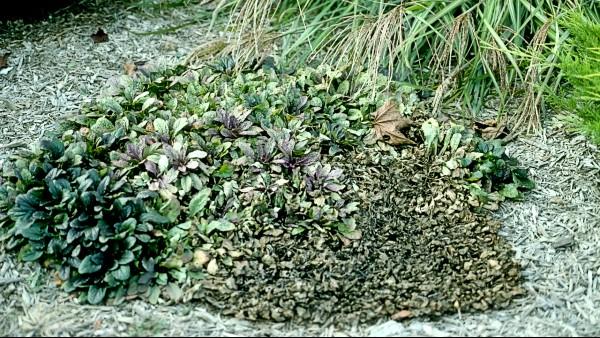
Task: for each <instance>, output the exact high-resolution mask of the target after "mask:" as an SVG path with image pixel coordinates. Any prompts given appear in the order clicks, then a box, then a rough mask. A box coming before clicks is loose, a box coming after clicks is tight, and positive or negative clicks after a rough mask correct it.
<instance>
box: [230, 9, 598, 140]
mask: <svg viewBox="0 0 600 338" xmlns="http://www.w3.org/2000/svg"><path fill="white" fill-rule="evenodd" d="M223 1H224V3H230V4H232V5H230V6H229V8H235V10H233V11H232V12H231V14H230V16H231V18H232V19H231V20H230V23H231V25H230V27H231V28H232V29H234V30H235V31H237V32H238V33H239V35H238V38H237V43H234V44H236V45H238V48H237V50H240V51H243V52H244V53H250V52H251V51H252V49H254V50H258V48H257V47H264V41H262V40H261V39H260V36H262V34H263V32H265V31H267V32H276V33H277V36H278V37H280V38H281V39H278V40H277V42H278V43H279V44H280V46H281V57H282V60H283V61H286V62H288V63H290V64H292V65H304V64H307V63H310V62H319V63H321V62H326V63H333V64H336V65H338V66H339V65H340V64H350V65H351V66H352V69H366V70H368V72H369V73H370V74H371V75H372V76H371V78H372V79H373V81H376V78H377V77H378V76H379V75H380V74H384V75H386V76H387V77H388V80H391V79H394V80H398V81H407V80H408V81H410V82H416V84H418V85H423V86H429V87H431V89H434V90H437V93H436V100H435V102H436V104H435V107H434V110H438V109H439V108H440V107H441V105H442V104H443V102H445V101H448V100H453V101H456V100H460V101H462V103H463V106H464V107H465V108H467V109H468V110H469V111H471V112H472V113H476V112H478V111H479V110H481V108H483V106H484V102H485V98H486V97H487V96H488V95H490V94H495V95H498V96H499V97H500V105H501V107H500V108H501V109H502V108H503V106H504V103H505V102H507V100H508V99H509V98H513V97H515V96H518V95H523V89H522V87H523V85H525V87H526V88H525V95H526V96H527V97H529V96H530V95H532V96H531V97H530V98H528V100H526V102H527V104H526V106H525V107H522V108H524V110H525V111H526V112H527V114H526V115H530V117H527V116H525V117H523V118H525V120H523V118H521V119H520V120H522V121H521V122H519V123H520V124H522V125H523V126H525V129H527V130H535V129H537V128H538V125H539V122H538V120H539V117H538V116H539V110H538V108H539V104H540V99H541V95H540V90H539V88H540V87H539V86H537V85H538V84H539V82H544V83H548V82H549V81H550V80H555V78H553V77H551V76H549V74H550V71H551V70H552V68H544V67H543V65H544V63H543V62H540V61H539V60H534V61H532V54H536V53H535V52H536V51H540V50H543V49H544V48H542V47H548V45H549V46H550V47H552V46H556V45H558V43H559V42H560V38H561V36H562V35H561V34H560V32H559V27H558V26H557V25H555V24H553V25H551V24H550V22H552V20H553V18H554V17H556V16H557V15H558V14H560V13H561V12H563V11H565V10H567V9H571V8H584V9H585V11H586V12H590V13H596V12H598V9H597V5H595V4H594V1H589V0H582V1H549V0H509V1H500V0H489V1H475V0H457V1H423V0H413V1H403V0H390V1H386V2H381V1H376V0H362V1H358V0H346V1H333V0H329V1H316V0H303V1H300V0H293V1H292V0H271V1H257V0H250V1H240V0H223ZM248 35H252V36H253V41H254V47H252V48H248V47H247V46H246V47H245V48H241V46H242V45H241V44H239V42H242V41H243V39H242V38H241V37H242V36H248ZM261 41H262V43H261ZM275 41H276V40H275V39H271V40H270V41H269V43H272V42H275ZM523 51H526V52H523ZM248 59H249V58H248V57H247V56H245V57H244V60H242V61H245V60H248ZM532 93H533V94H532ZM517 120H519V119H517ZM526 120H527V121H530V122H527V121H526ZM530 124H531V126H529V125H530ZM528 126H529V127H528Z"/></svg>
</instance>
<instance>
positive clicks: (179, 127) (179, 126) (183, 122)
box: [173, 117, 188, 135]
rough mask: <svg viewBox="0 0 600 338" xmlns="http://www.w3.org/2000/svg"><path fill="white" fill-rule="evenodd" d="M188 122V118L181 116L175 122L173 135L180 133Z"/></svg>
mask: <svg viewBox="0 0 600 338" xmlns="http://www.w3.org/2000/svg"><path fill="white" fill-rule="evenodd" d="M187 124H188V120H187V118H185V117H180V118H178V119H177V120H175V122H174V123H173V135H177V134H179V132H180V131H181V130H183V128H185V127H186V126H187Z"/></svg>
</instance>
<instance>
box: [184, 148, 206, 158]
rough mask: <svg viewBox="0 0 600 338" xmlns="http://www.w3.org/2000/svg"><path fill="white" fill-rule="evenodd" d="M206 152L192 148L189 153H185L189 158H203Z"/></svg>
mask: <svg viewBox="0 0 600 338" xmlns="http://www.w3.org/2000/svg"><path fill="white" fill-rule="evenodd" d="M207 155H208V154H207V153H206V151H202V150H194V151H192V152H191V153H189V154H188V155H187V158H189V159H193V158H197V159H203V158H205V157H206V156H207Z"/></svg>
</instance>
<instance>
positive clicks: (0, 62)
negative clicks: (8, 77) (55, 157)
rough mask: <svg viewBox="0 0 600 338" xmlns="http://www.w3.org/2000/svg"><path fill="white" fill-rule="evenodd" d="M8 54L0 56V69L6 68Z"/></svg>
mask: <svg viewBox="0 0 600 338" xmlns="http://www.w3.org/2000/svg"><path fill="white" fill-rule="evenodd" d="M9 55H10V53H4V54H2V55H0V69H2V68H6V67H8V56H9Z"/></svg>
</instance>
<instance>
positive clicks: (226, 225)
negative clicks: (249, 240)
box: [206, 219, 235, 235]
mask: <svg viewBox="0 0 600 338" xmlns="http://www.w3.org/2000/svg"><path fill="white" fill-rule="evenodd" d="M213 230H219V231H223V232H225V231H232V230H235V224H233V223H231V222H229V221H228V220H225V219H218V220H214V221H211V222H210V223H208V225H207V226H206V234H207V235H210V233H211V232H213Z"/></svg>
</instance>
